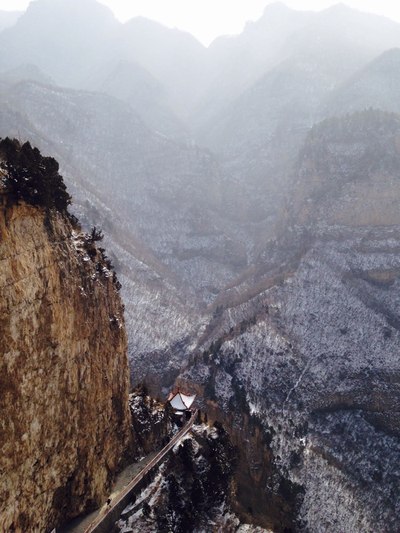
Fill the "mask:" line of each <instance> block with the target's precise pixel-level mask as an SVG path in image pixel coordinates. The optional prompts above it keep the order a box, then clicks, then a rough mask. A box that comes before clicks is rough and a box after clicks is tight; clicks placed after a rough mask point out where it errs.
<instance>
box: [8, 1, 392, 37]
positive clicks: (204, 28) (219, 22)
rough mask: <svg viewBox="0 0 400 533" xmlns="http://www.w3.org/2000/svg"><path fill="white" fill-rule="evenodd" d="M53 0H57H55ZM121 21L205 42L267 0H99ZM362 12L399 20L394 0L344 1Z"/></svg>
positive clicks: (253, 14) (234, 28) (316, 6)
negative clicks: (159, 26) (152, 24)
mask: <svg viewBox="0 0 400 533" xmlns="http://www.w3.org/2000/svg"><path fill="white" fill-rule="evenodd" d="M54 1H56V0H54ZM101 3H103V4H106V5H108V6H109V7H110V8H111V9H112V10H113V11H114V13H115V15H116V16H117V17H118V18H119V19H120V20H122V21H125V20H128V19H129V18H132V17H135V16H137V15H142V16H145V17H148V18H151V19H153V20H158V21H159V22H162V23H163V24H165V25H167V26H170V27H177V28H179V29H182V30H186V31H188V32H190V33H192V34H193V35H195V36H196V37H197V38H198V39H199V40H200V41H202V42H203V43H204V44H206V45H208V44H209V43H210V42H211V41H212V40H213V39H214V38H215V37H217V36H218V35H222V34H230V33H239V32H240V31H241V30H242V28H243V25H244V24H245V22H246V21H247V20H256V19H257V18H259V17H260V15H261V14H262V12H263V10H264V8H265V6H266V5H267V4H269V3H272V2H271V1H268V0H101ZM284 3H286V4H287V5H288V6H290V7H292V8H294V9H310V10H321V9H324V8H325V7H328V6H330V5H333V4H337V3H338V0H286V1H285V2H284ZM343 3H345V4H347V5H349V6H352V7H354V8H356V9H360V10H362V11H370V12H373V13H378V14H381V15H385V16H387V17H390V18H393V19H395V20H397V21H399V22H400V2H397V1H396V0H345V1H344V2H343ZM28 4H29V0H0V9H4V10H18V9H20V10H21V9H26V7H27V5H28Z"/></svg>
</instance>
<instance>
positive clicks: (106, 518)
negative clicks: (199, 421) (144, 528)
mask: <svg viewBox="0 0 400 533" xmlns="http://www.w3.org/2000/svg"><path fill="white" fill-rule="evenodd" d="M196 417H197V410H196V411H194V413H193V414H192V416H191V417H190V420H189V421H188V423H187V424H186V425H185V426H184V427H183V428H182V429H181V430H180V431H179V433H177V434H176V435H175V436H174V437H173V438H172V439H171V440H170V441H169V443H168V444H167V445H166V446H165V447H164V448H163V449H162V450H161V451H160V452H159V453H158V454H157V455H156V456H155V457H153V459H152V460H151V461H150V462H149V463H148V464H147V465H146V466H145V467H144V468H143V470H141V472H139V474H137V475H136V476H135V477H134V478H133V479H132V481H131V482H130V483H129V485H127V486H126V487H125V488H124V489H123V490H122V491H121V492H120V493H119V494H118V495H117V496H115V498H113V500H112V502H111V505H110V506H109V507H108V508H107V510H106V512H105V513H104V514H99V516H98V517H97V518H96V520H94V521H93V522H92V523H91V524H90V526H89V527H88V528H87V529H86V530H85V533H101V532H103V531H109V529H108V530H107V529H105V528H104V526H107V527H108V528H109V527H110V524H109V522H110V521H111V520H113V521H114V522H115V521H116V520H114V517H115V511H117V510H118V512H120V513H122V511H123V510H124V508H125V507H126V505H127V504H128V503H129V502H128V500H129V497H130V496H131V494H132V492H133V491H134V490H135V488H136V486H137V485H138V483H140V482H141V481H142V479H143V478H144V477H145V476H146V475H147V474H148V473H149V472H150V470H152V469H153V468H154V467H155V466H157V465H158V464H159V463H160V462H161V461H162V460H163V459H164V457H165V456H166V455H167V454H168V453H169V452H170V451H171V450H172V448H173V447H174V446H175V444H177V443H178V442H179V441H180V440H181V439H182V438H183V437H185V435H187V433H189V431H190V430H191V428H192V426H193V424H194V421H195V420H196Z"/></svg>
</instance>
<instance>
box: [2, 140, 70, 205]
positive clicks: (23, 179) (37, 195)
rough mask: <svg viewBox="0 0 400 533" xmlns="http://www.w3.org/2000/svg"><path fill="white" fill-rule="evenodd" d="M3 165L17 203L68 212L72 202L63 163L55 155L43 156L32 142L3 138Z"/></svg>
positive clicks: (6, 183) (13, 197)
mask: <svg viewBox="0 0 400 533" xmlns="http://www.w3.org/2000/svg"><path fill="white" fill-rule="evenodd" d="M0 158H1V159H2V163H1V167H2V168H3V169H4V170H5V171H6V172H7V178H6V181H5V185H6V187H7V189H8V192H9V194H10V197H11V199H12V200H14V201H15V202H16V203H18V202H19V201H20V200H23V201H25V202H27V203H29V204H31V205H37V206H41V207H45V208H47V209H53V208H55V209H57V210H58V211H60V212H66V211H67V208H68V206H69V205H70V203H71V197H70V195H69V194H68V193H67V189H66V186H65V184H64V181H63V178H62V176H60V174H59V172H58V171H59V165H58V163H57V161H56V160H55V159H53V158H52V157H43V156H42V155H41V153H40V151H39V150H38V149H37V148H32V146H31V144H30V143H29V142H26V143H24V144H23V145H21V144H20V143H19V141H17V140H15V139H14V140H11V139H9V138H8V137H7V138H6V139H2V140H1V141H0Z"/></svg>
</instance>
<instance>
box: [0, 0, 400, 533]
mask: <svg viewBox="0 0 400 533" xmlns="http://www.w3.org/2000/svg"><path fill="white" fill-rule="evenodd" d="M0 29H1V33H0V49H1V51H2V53H1V54H0V136H2V137H5V136H10V137H16V138H19V139H21V140H22V141H24V140H30V141H31V142H32V143H33V144H35V145H37V146H38V147H39V148H40V149H41V151H42V152H43V153H45V154H49V155H51V156H53V157H55V158H56V159H57V160H58V161H59V162H60V165H61V172H62V173H63V175H64V176H65V179H66V182H67V184H68V188H69V190H70V192H71V193H72V195H73V198H74V204H75V209H76V212H77V214H78V215H79V218H80V219H81V220H83V221H84V222H85V224H86V225H87V226H88V227H90V226H92V225H96V226H100V227H102V228H103V230H104V233H105V235H106V244H107V246H106V247H107V250H109V251H110V255H111V258H112V261H113V263H114V265H115V267H116V270H117V272H118V274H119V278H120V280H121V283H122V285H123V289H122V294H123V297H124V303H125V308H126V319H127V328H128V334H129V355H130V360H131V372H132V379H133V381H134V382H139V381H142V380H146V381H147V383H148V385H149V386H150V387H152V388H153V390H154V391H157V392H158V393H160V394H161V391H163V392H165V390H166V388H167V387H170V386H171V385H172V384H173V382H174V380H175V379H176V378H177V377H178V376H179V375H180V379H181V380H183V381H184V382H185V383H188V382H189V381H190V384H191V385H190V386H192V387H197V388H198V391H199V392H200V393H201V394H202V395H203V396H204V402H205V403H206V402H207V401H209V402H212V405H213V406H214V407H215V406H217V407H215V409H218V410H219V412H220V415H221V416H223V417H225V418H226V420H227V421H229V422H230V423H231V424H233V427H234V428H235V431H236V432H237V434H238V437H237V438H238V439H239V440H240V439H241V438H242V439H243V442H245V438H246V436H245V435H244V434H241V432H240V428H241V427H244V426H242V424H241V422H240V420H241V419H244V418H245V419H246V420H250V421H251V423H252V424H254V427H257V428H258V429H257V431H258V430H259V431H261V432H264V434H265V435H268V438H267V437H265V441H263V443H264V444H263V445H265V446H266V448H268V454H269V455H268V457H270V461H271V464H270V465H269V467H268V468H270V471H269V475H270V477H269V478H268V479H266V476H265V475H264V474H263V475H261V474H260V475H257V474H256V470H257V469H256V467H255V466H254V464H255V462H256V461H257V460H258V459H257V458H256V457H253V456H252V453H253V452H252V449H251V443H250V444H249V442H247V441H246V442H247V444H246V445H243V446H244V448H243V449H244V452H243V453H244V460H247V465H248V467H246V468H248V470H246V475H245V474H244V473H243V472H244V470H245V467H243V469H244V470H243V472H242V474H243V475H242V478H241V483H242V484H243V485H240V486H241V487H245V488H243V490H242V492H240V491H239V492H240V494H241V498H242V500H241V501H240V502H239V504H238V505H241V506H242V510H243V509H245V508H246V509H247V511H246V512H248V508H249V507H251V509H252V513H250V514H251V515H252V517H253V519H254V521H255V523H257V524H260V525H262V526H264V527H270V528H272V529H273V530H274V531H275V530H276V531H283V530H284V527H288V528H293V529H294V530H309V531H329V532H333V531H346V532H361V531H362V532H369V531H371V532H372V531H382V532H383V531H385V532H395V531H398V530H399V527H400V519H399V516H400V508H399V501H398V489H399V483H400V478H399V476H400V473H399V472H398V471H396V469H393V465H398V461H399V459H400V442H399V436H400V390H399V383H400V361H399V358H398V353H399V343H400V317H399V312H398V303H399V298H400V293H399V287H400V284H399V279H400V255H399V251H400V233H399V229H400V211H399V208H398V206H399V202H400V115H397V113H400V103H399V102H400V99H399V96H400V74H399V72H400V70H399V67H400V24H397V23H395V22H393V21H391V20H389V19H386V18H383V17H378V16H375V15H370V14H367V13H362V12H359V11H356V10H353V9H350V8H348V7H346V6H345V5H343V4H338V5H336V6H334V7H331V8H329V9H327V10H325V11H322V12H318V13H315V12H304V11H295V10H292V9H289V8H288V7H286V6H285V5H284V4H282V3H276V4H272V5H269V6H267V7H266V9H265V12H264V14H263V16H262V17H261V18H260V20H258V21H256V22H251V23H248V24H247V25H246V27H245V29H244V31H243V33H241V34H240V35H237V36H224V37H220V38H218V39H216V40H215V41H214V42H213V43H212V44H211V45H210V46H209V47H208V48H205V47H204V46H203V45H202V44H201V43H199V42H198V41H197V40H196V39H195V38H194V37H192V36H191V35H189V34H187V33H184V32H182V31H179V30H175V29H174V30H172V29H168V28H165V27H163V26H162V25H160V24H158V23H156V22H153V21H150V20H146V19H143V18H137V19H133V20H131V21H129V22H127V23H125V24H122V23H120V22H118V21H117V20H116V19H115V17H114V16H113V14H112V12H111V11H110V10H109V9H108V8H106V7H104V6H103V5H101V4H99V3H98V2H96V1H95V0H35V1H33V2H32V3H31V4H30V6H29V8H28V9H27V11H26V12H25V13H23V14H18V13H10V14H8V13H7V14H6V13H1V14H0ZM241 417H242V418H241ZM243 417H244V418H243ZM249 424H250V422H249ZM279 428H280V429H279ZM260 460H261V459H260ZM249 465H250V466H249ZM253 467H254V468H253ZM246 476H247V477H246ZM243 480H247V481H243ZM249 480H250V481H249ZM282 480H284V481H285V483H286V482H287V483H288V484H289V485H290V490H289V489H288V491H286V492H289V496H288V495H287V494H286V493H285V491H284V490H283V489H282V486H283V485H282V484H284V481H282ZM246 483H249V486H250V485H252V484H253V485H254V489H253V492H252V490H250V489H249V490H247V488H246V487H247V485H246ZM289 485H284V486H285V487H287V486H289ZM282 502H284V503H282ZM272 508H273V509H274V510H273V511H272V510H271V509H272Z"/></svg>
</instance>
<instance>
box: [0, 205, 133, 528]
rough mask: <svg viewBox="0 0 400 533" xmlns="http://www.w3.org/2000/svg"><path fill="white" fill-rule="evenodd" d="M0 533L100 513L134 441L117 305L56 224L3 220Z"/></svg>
mask: <svg viewBox="0 0 400 533" xmlns="http://www.w3.org/2000/svg"><path fill="white" fill-rule="evenodd" d="M0 293H1V299H0V413H1V418H0V531H21V532H27V531H41V532H42V531H49V530H51V528H53V527H55V526H56V525H58V524H59V523H60V522H62V521H64V520H65V519H67V518H70V517H73V516H76V515H78V514H79V513H81V512H83V511H84V510H85V509H87V508H89V507H91V506H94V505H96V504H98V503H100V502H101V501H102V500H103V499H104V497H105V496H106V494H107V490H108V488H109V485H110V483H111V480H112V478H113V475H114V473H115V472H116V470H117V468H118V465H119V462H120V460H121V457H122V456H123V454H124V452H125V450H126V449H127V446H128V444H129V439H130V429H129V428H130V415H129V410H128V388H129V372H128V363H127V356H126V333H125V326H124V319H123V306H122V303H121V300H120V298H119V295H118V293H117V291H116V289H115V286H114V283H113V278H112V273H110V272H109V271H108V270H107V269H106V268H105V267H104V264H102V262H101V254H100V253H99V252H96V253H95V255H94V256H93V255H92V257H89V256H88V255H87V253H86V250H85V246H84V241H83V239H82V236H80V235H79V234H78V232H75V231H74V230H73V228H72V226H71V224H70V222H69V221H68V219H66V218H65V217H64V216H62V215H60V214H51V215H46V213H45V212H44V210H42V209H39V208H34V207H30V206H27V205H20V206H16V207H12V208H9V209H7V211H6V212H4V211H3V212H0Z"/></svg>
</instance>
